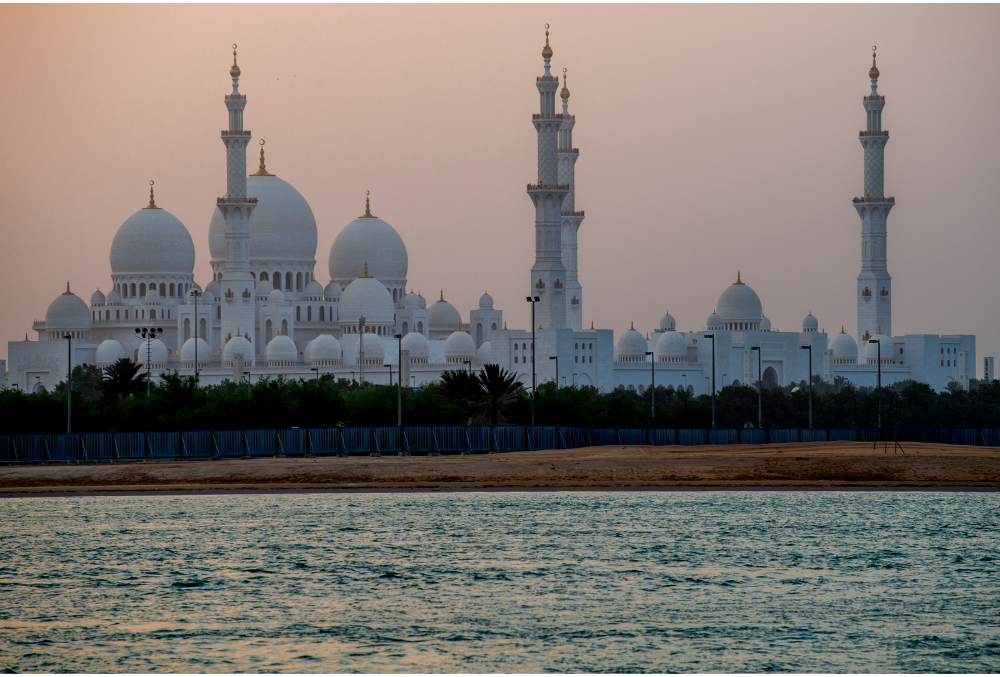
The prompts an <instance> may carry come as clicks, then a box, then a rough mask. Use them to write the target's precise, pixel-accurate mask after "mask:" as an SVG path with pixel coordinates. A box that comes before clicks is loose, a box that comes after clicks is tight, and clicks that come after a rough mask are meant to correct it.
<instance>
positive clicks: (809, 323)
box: [802, 313, 819, 331]
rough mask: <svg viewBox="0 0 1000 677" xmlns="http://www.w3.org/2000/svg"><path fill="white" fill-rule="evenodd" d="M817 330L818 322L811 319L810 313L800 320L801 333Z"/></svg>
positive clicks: (813, 318)
mask: <svg viewBox="0 0 1000 677" xmlns="http://www.w3.org/2000/svg"><path fill="white" fill-rule="evenodd" d="M817 329H819V320H817V319H816V318H815V317H813V314H812V313H809V314H808V315H806V316H805V319H803V320H802V331H816V330H817Z"/></svg>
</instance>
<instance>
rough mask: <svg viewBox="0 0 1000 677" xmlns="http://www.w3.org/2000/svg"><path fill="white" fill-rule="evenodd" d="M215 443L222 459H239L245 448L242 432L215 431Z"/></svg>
mask: <svg viewBox="0 0 1000 677" xmlns="http://www.w3.org/2000/svg"><path fill="white" fill-rule="evenodd" d="M215 443H216V444H217V445H218V446H219V456H221V457H222V458H234V457H235V458H241V457H242V456H243V451H244V448H245V443H244V441H243V431H242V430H216V431H215Z"/></svg>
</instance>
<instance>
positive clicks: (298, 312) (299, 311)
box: [295, 306, 302, 322]
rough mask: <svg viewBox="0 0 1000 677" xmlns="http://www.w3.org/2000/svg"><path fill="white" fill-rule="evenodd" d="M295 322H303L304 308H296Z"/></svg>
mask: <svg viewBox="0 0 1000 677" xmlns="http://www.w3.org/2000/svg"><path fill="white" fill-rule="evenodd" d="M295 321H296V322H301V321H302V306H295Z"/></svg>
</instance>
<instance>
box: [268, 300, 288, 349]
mask: <svg viewBox="0 0 1000 677" xmlns="http://www.w3.org/2000/svg"><path fill="white" fill-rule="evenodd" d="M284 300H285V293H284V292H283V291H281V290H280V289H274V290H272V291H271V293H270V294H268V295H267V302H268V303H281V302H282V301H284ZM268 345H270V344H268Z"/></svg>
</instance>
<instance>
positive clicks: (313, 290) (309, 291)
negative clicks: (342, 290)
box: [305, 279, 323, 298]
mask: <svg viewBox="0 0 1000 677" xmlns="http://www.w3.org/2000/svg"><path fill="white" fill-rule="evenodd" d="M305 295H306V296H308V297H310V298H313V297H317V296H323V285H321V284H320V283H319V282H317V281H316V280H315V279H312V280H309V284H307V285H306V291H305Z"/></svg>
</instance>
